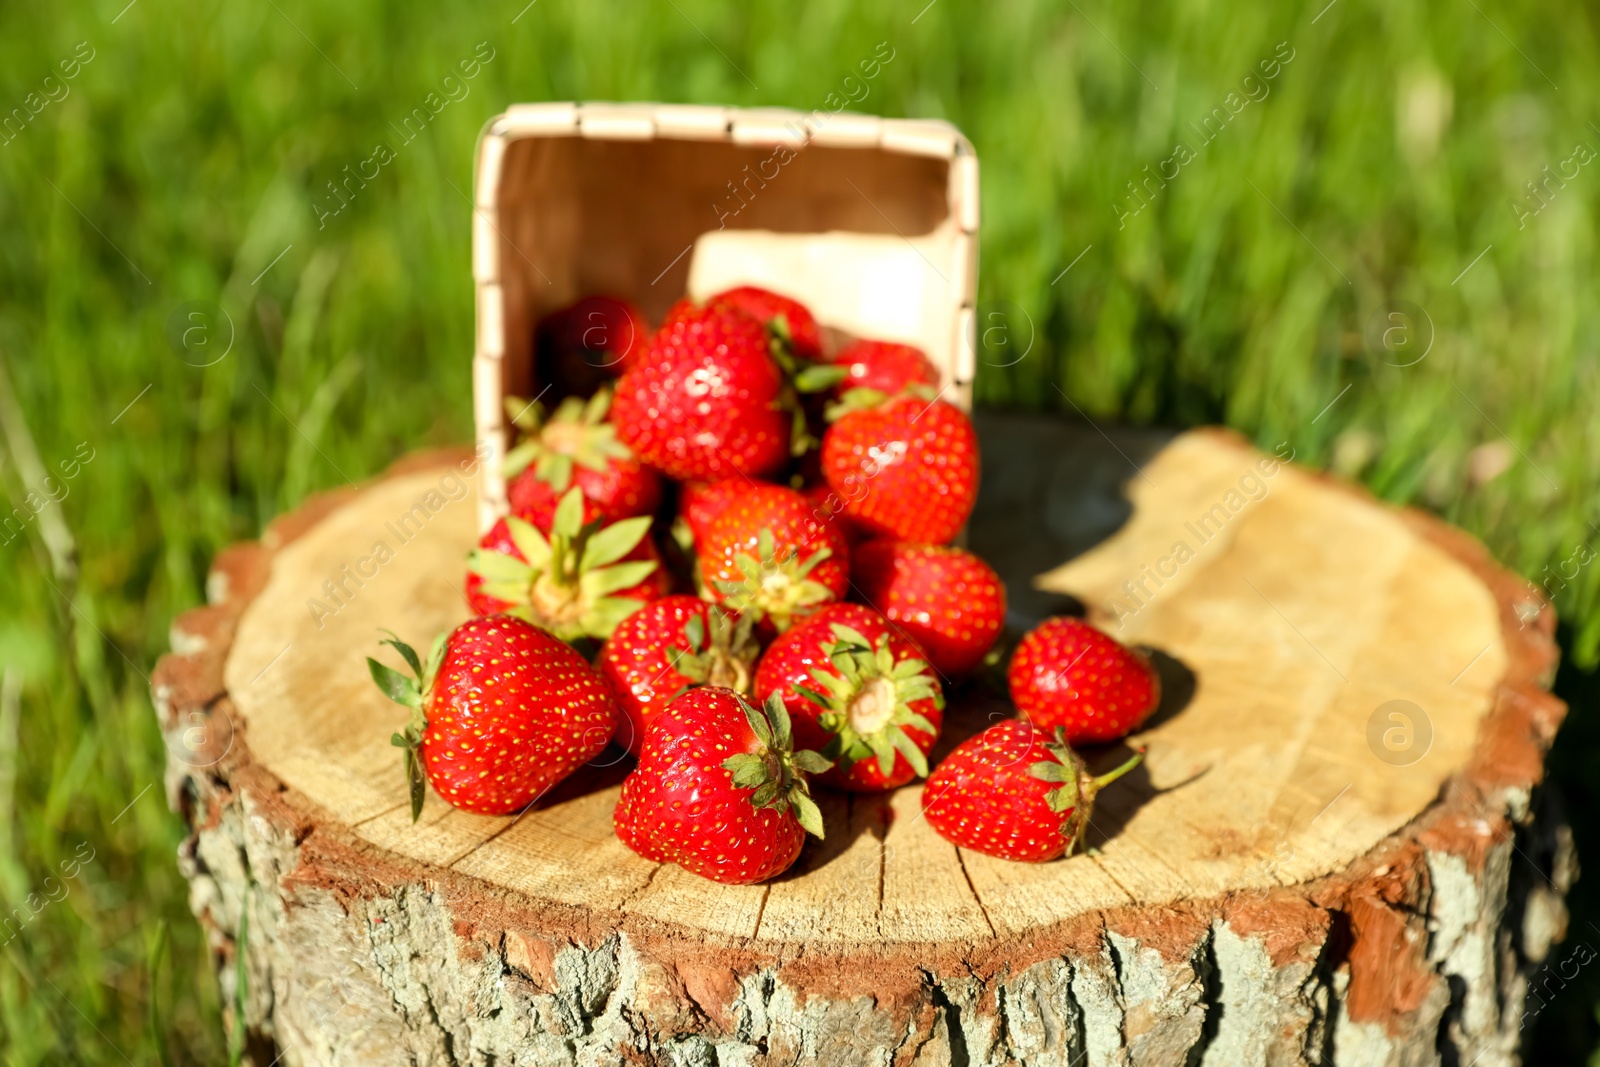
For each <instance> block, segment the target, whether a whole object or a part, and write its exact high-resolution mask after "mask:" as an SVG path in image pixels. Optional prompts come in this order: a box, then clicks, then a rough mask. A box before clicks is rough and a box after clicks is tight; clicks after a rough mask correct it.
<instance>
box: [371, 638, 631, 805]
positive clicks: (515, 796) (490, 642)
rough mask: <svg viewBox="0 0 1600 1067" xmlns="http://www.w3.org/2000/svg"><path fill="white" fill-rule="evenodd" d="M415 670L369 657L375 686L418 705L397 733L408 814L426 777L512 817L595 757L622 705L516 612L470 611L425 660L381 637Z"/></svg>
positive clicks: (466, 801) (565, 649)
mask: <svg viewBox="0 0 1600 1067" xmlns="http://www.w3.org/2000/svg"><path fill="white" fill-rule="evenodd" d="M382 643H383V644H386V645H392V646H394V649H395V651H397V652H399V653H400V655H401V657H402V658H403V659H404V660H405V661H406V663H407V665H409V666H410V668H411V670H412V673H413V675H414V677H407V676H406V675H404V674H402V673H401V672H399V671H397V670H395V669H394V668H392V667H388V666H385V665H384V664H382V663H379V662H378V661H377V660H375V659H372V658H371V657H368V659H367V669H368V670H369V671H370V672H371V674H372V680H373V681H374V682H377V683H378V688H379V689H382V690H383V692H384V693H385V694H386V695H387V696H388V697H389V699H390V700H393V701H394V702H395V703H397V704H401V705H403V706H405V707H408V708H410V709H411V721H410V723H409V724H407V726H406V727H405V728H404V729H403V730H401V731H399V732H397V733H396V734H395V735H394V736H393V737H392V738H391V739H390V740H391V741H392V742H393V743H394V745H396V746H397V747H399V748H402V749H404V750H405V769H406V781H407V783H408V785H409V786H410V792H411V819H412V821H413V822H415V821H416V819H417V816H418V815H420V814H421V813H422V801H423V796H424V793H425V792H426V789H425V788H424V785H423V781H424V775H426V780H427V781H428V782H431V783H432V784H433V788H434V790H435V791H436V792H437V793H438V794H439V796H440V797H441V798H442V799H443V800H444V801H445V802H446V803H448V804H450V805H452V806H454V807H457V808H460V809H462V810H463V811H473V812H478V813H479V814H482V815H507V814H510V813H511V812H514V811H520V810H522V809H523V808H525V807H527V806H528V805H529V804H531V803H533V802H534V801H535V800H537V799H538V798H539V797H540V796H541V795H542V794H543V793H544V792H545V791H546V790H548V789H549V788H550V787H551V786H553V785H555V784H556V783H557V782H559V781H561V779H563V778H565V777H566V776H567V775H569V774H571V773H572V772H573V771H575V770H577V769H578V768H579V767H581V766H583V765H584V764H585V763H587V762H588V761H589V760H591V759H593V758H594V757H596V756H598V755H599V754H600V752H601V750H602V749H604V748H605V747H606V742H608V741H610V740H611V735H612V733H613V732H614V731H615V730H616V727H617V721H618V719H619V718H620V714H621V713H620V712H618V710H617V702H616V701H615V700H614V699H613V698H612V696H611V690H610V689H609V688H607V686H606V683H605V682H604V680H602V679H601V677H600V676H599V675H598V674H596V673H595V672H594V669H593V668H592V667H590V666H589V664H588V663H586V662H584V659H583V657H582V656H580V655H578V653H577V652H576V651H575V650H574V649H573V648H572V646H571V645H568V644H566V643H565V642H563V641H560V640H558V639H557V638H556V637H555V636H554V635H552V634H550V633H547V632H546V631H544V630H541V629H539V628H538V627H537V626H534V625H533V624H532V623H529V622H526V621H524V620H522V619H518V618H514V617H512V616H510V615H493V616H490V617H488V618H483V619H470V620H468V621H467V622H464V623H462V624H461V625H460V626H457V627H456V628H455V629H454V630H453V631H451V633H450V634H449V636H448V637H446V636H443V635H441V636H440V637H439V638H438V639H437V640H436V641H435V642H434V644H433V650H432V652H431V653H430V654H429V656H428V660H427V662H426V663H424V662H423V661H422V660H421V658H420V657H418V655H417V653H416V651H415V650H414V649H412V648H411V646H410V645H407V644H406V643H405V642H403V641H401V640H400V639H399V638H398V637H395V636H394V635H393V634H390V635H389V637H388V639H387V640H385V641H383V642H382Z"/></svg>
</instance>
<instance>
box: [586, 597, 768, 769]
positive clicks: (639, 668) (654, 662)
mask: <svg viewBox="0 0 1600 1067" xmlns="http://www.w3.org/2000/svg"><path fill="white" fill-rule="evenodd" d="M752 621H753V620H752V619H751V617H750V616H748V615H746V616H742V617H737V618H736V617H735V616H734V615H733V614H732V613H731V612H727V611H724V610H723V609H722V608H720V607H718V606H716V605H715V604H707V603H706V602H705V601H704V600H701V599H700V598H699V597H693V596H669V597H663V598H662V599H660V600H656V601H653V602H651V603H649V604H646V605H645V606H644V607H642V608H640V609H639V610H638V611H636V612H634V613H633V614H632V615H629V616H628V617H627V618H626V619H624V620H623V621H622V624H621V625H620V626H618V627H617V628H616V629H615V630H613V631H612V632H611V636H610V637H609V638H607V639H606V643H605V646H604V647H603V648H601V650H600V657H599V659H598V660H597V662H596V666H598V667H599V668H600V673H601V675H603V676H604V677H605V680H606V682H607V683H609V684H610V686H611V689H612V692H614V693H616V695H617V703H618V704H619V705H620V706H621V708H622V713H623V714H624V715H625V716H626V717H627V719H626V721H625V722H624V723H623V725H622V726H621V727H620V728H619V729H618V731H617V740H618V741H619V742H621V743H623V744H624V745H625V746H626V747H627V749H628V751H629V752H632V753H633V754H634V755H638V754H639V749H640V747H641V746H642V745H643V744H644V731H645V727H646V726H647V725H648V724H649V722H650V720H651V719H653V718H654V717H655V716H656V715H657V714H658V713H659V712H660V711H661V709H662V708H664V707H666V706H667V705H668V704H670V703H671V702H672V701H673V699H674V698H676V697H677V696H678V695H679V694H681V693H682V692H683V691H684V690H686V689H693V688H694V687H696V686H700V685H714V686H717V687H718V688H722V689H732V690H733V691H734V692H736V693H742V694H748V693H749V692H750V681H751V677H752V675H754V673H755V661H756V657H757V656H758V655H760V653H761V649H760V647H759V646H758V645H757V644H756V641H755V638H754V636H753V635H752V634H751V629H752Z"/></svg>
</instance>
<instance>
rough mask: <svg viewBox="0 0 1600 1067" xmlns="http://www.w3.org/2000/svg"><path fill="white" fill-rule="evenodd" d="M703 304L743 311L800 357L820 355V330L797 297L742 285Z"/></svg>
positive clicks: (812, 359) (819, 357) (817, 357)
mask: <svg viewBox="0 0 1600 1067" xmlns="http://www.w3.org/2000/svg"><path fill="white" fill-rule="evenodd" d="M706 303H707V304H709V305H711V306H712V307H731V308H737V309H738V310H740V311H742V312H744V313H745V314H746V315H749V316H750V317H751V318H753V319H755V320H756V321H757V322H759V323H761V325H763V326H765V327H766V328H767V329H768V330H769V331H770V332H771V333H772V334H773V336H774V337H776V338H778V339H779V340H780V341H781V342H783V343H784V344H786V345H787V347H788V350H789V352H790V353H792V354H793V355H794V356H796V357H798V358H800V359H804V360H810V361H813V362H814V361H816V360H819V359H821V358H822V331H821V330H820V329H819V328H818V327H817V320H816V319H815V318H814V317H813V316H812V314H811V310H810V309H809V308H807V307H806V306H805V305H804V304H802V303H800V301H798V300H793V299H790V298H789V297H787V296H784V295H782V294H781V293H774V292H773V291H772V290H770V289H761V288H759V287H757V286H754V285H741V286H739V287H738V288H736V289H727V290H724V291H723V292H720V293H718V294H717V295H715V296H713V297H712V298H711V299H709V300H707V301H706Z"/></svg>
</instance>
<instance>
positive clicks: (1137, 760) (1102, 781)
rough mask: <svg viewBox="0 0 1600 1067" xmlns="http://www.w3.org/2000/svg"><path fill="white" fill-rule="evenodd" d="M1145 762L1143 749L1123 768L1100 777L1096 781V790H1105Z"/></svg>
mask: <svg viewBox="0 0 1600 1067" xmlns="http://www.w3.org/2000/svg"><path fill="white" fill-rule="evenodd" d="M1143 762H1144V749H1142V748H1141V749H1139V750H1138V751H1136V752H1135V753H1134V754H1133V755H1132V756H1130V757H1129V758H1128V759H1127V761H1126V762H1124V763H1123V764H1122V765H1121V766H1119V767H1117V768H1116V769H1114V770H1110V771H1107V772H1106V773H1105V774H1102V775H1100V776H1099V777H1097V778H1096V779H1095V780H1094V785H1095V788H1096V789H1104V788H1105V787H1106V786H1108V785H1110V784H1111V783H1112V782H1114V781H1116V780H1117V779H1118V778H1121V777H1122V776H1123V775H1124V774H1127V773H1128V772H1129V771H1131V770H1133V769H1134V768H1135V767H1137V766H1139V764H1141V763H1143Z"/></svg>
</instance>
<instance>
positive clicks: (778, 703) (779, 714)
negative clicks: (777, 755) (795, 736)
mask: <svg viewBox="0 0 1600 1067" xmlns="http://www.w3.org/2000/svg"><path fill="white" fill-rule="evenodd" d="M766 710H767V718H768V719H770V720H771V721H772V742H771V743H772V744H774V745H775V746H776V747H778V748H781V749H785V750H787V749H789V748H790V747H792V745H791V740H792V738H791V734H790V725H789V709H788V708H787V707H785V706H784V704H783V697H782V695H781V694H779V693H778V691H777V690H773V691H772V692H771V693H770V694H768V696H767V708H766Z"/></svg>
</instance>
